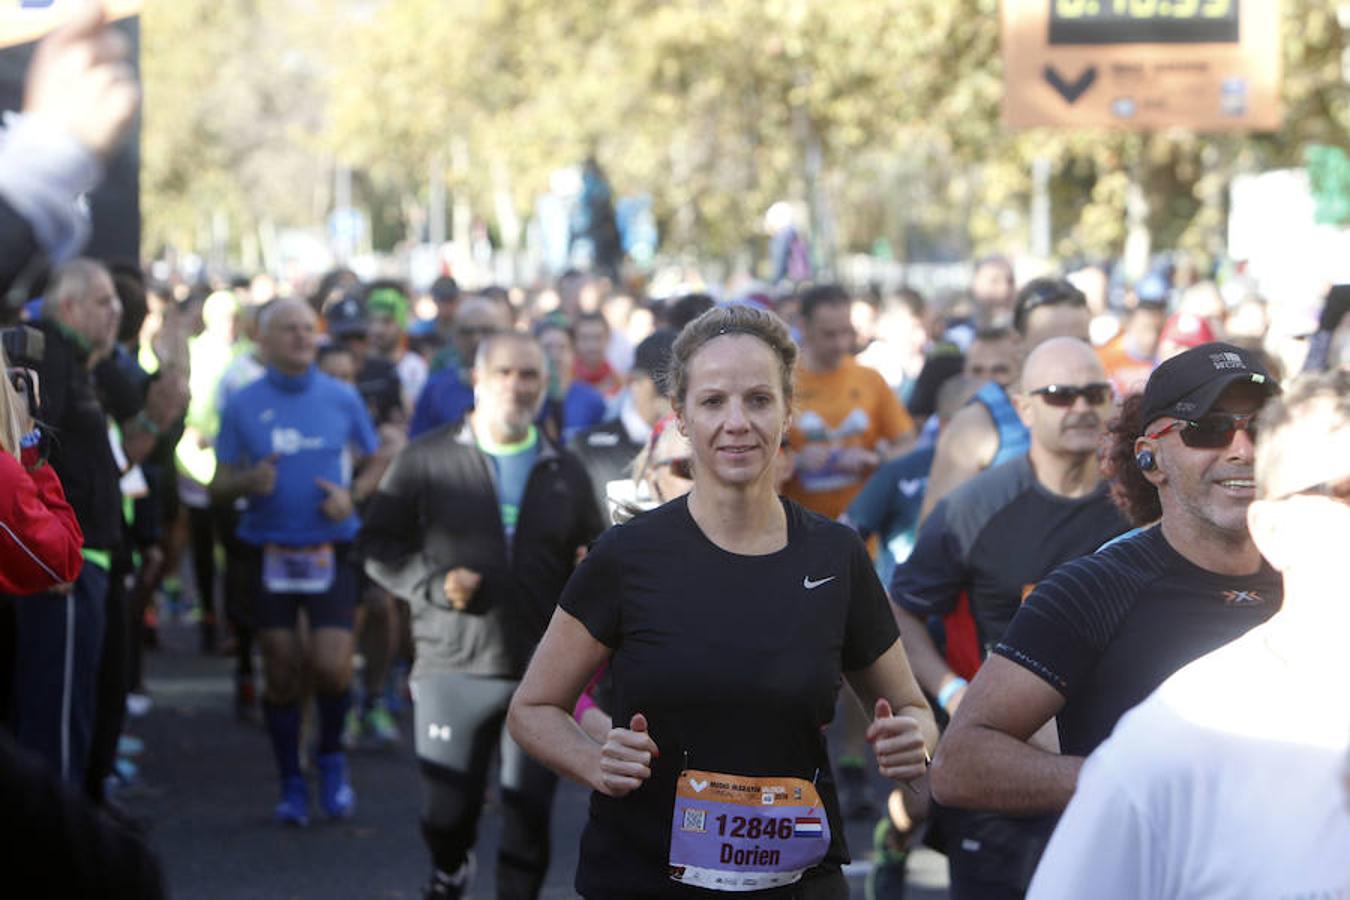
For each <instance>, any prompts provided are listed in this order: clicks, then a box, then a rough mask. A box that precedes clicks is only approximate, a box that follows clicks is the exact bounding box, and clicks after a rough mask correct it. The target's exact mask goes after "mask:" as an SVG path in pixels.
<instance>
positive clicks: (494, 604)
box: [358, 425, 601, 677]
mask: <svg viewBox="0 0 1350 900" xmlns="http://www.w3.org/2000/svg"><path fill="white" fill-rule="evenodd" d="M541 440H542V437H541ZM600 531H601V519H600V512H599V510H598V509H597V508H596V505H595V500H594V497H593V496H592V493H591V484H590V480H589V479H588V478H587V477H586V472H585V470H584V469H583V468H582V467H581V464H580V463H579V462H577V460H576V459H575V458H573V457H572V456H571V455H570V454H568V453H567V452H565V451H560V450H558V449H556V448H555V447H553V446H552V445H550V444H548V443H547V442H545V443H544V445H543V446H542V448H541V451H540V454H539V458H538V459H537V460H536V462H535V464H534V467H533V469H531V471H530V476H529V480H528V481H527V482H526V485H525V491H524V494H523V495H522V497H521V501H520V516H519V521H518V523H517V525H516V532H515V538H514V540H513V541H512V542H511V546H509V547H508V546H507V540H506V531H505V529H504V528H503V526H502V519H501V510H500V506H499V503H498V498H497V487H496V476H495V474H494V470H493V466H492V463H491V461H490V460H489V459H488V457H487V456H486V455H485V454H484V453H483V452H482V451H480V450H479V449H478V447H477V446H476V445H475V443H474V440H473V433H472V431H471V430H470V429H469V427H468V425H463V426H460V425H445V426H442V427H440V428H437V429H435V430H433V431H429V432H427V433H426V434H424V435H422V436H421V437H419V438H417V439H416V440H414V441H413V442H412V443H411V444H409V445H408V446H407V447H406V448H404V450H403V451H402V452H401V453H399V455H398V456H397V457H395V458H394V461H393V463H392V464H391V465H390V467H389V471H388V472H386V473H385V475H384V478H383V480H382V481H381V482H380V488H379V490H378V491H377V492H376V494H375V496H374V497H373V498H372V499H371V502H370V506H369V508H368V509H367V510H366V513H365V515H364V522H363V525H362V529H361V534H360V536H359V537H358V549H359V550H360V551H361V552H362V553H363V554H364V555H365V559H366V564H365V567H366V572H367V573H368V574H369V575H370V576H371V577H372V578H373V579H375V580H376V581H377V582H379V583H380V584H381V585H383V586H384V587H385V588H387V589H389V590H390V591H392V592H393V593H394V594H396V595H398V596H400V597H403V598H404V599H406V600H407V601H408V602H409V603H410V604H411V606H412V616H413V637H414V639H415V640H416V642H417V672H416V674H417V675H424V674H427V673H429V672H435V671H440V672H447V671H454V672H465V673H468V674H473V675H490V676H505V677H519V676H520V675H521V674H523V673H524V670H525V665H526V663H527V662H529V656H530V654H531V653H532V652H533V650H534V647H535V645H536V644H537V643H538V642H539V638H540V637H542V636H543V633H544V628H545V627H546V626H547V625H548V620H549V618H550V617H551V616H552V615H553V608H554V606H555V605H556V604H557V601H558V595H559V594H560V593H561V592H562V588H563V585H564V584H566V583H567V579H568V577H569V576H570V575H571V574H572V569H573V568H574V567H575V565H576V558H577V550H578V548H581V547H585V546H586V545H587V544H589V543H590V542H591V540H593V539H594V538H595V536H596V535H598V534H599V533H600ZM457 566H463V567H465V568H468V569H472V570H473V571H475V572H478V573H479V574H481V575H482V576H483V580H482V583H481V584H480V585H479V587H478V590H477V592H476V593H475V595H474V598H473V600H472V601H471V603H470V604H469V606H468V608H467V609H465V610H463V611H459V610H456V609H454V608H453V607H451V606H450V605H449V603H448V602H447V601H446V599H445V595H444V593H443V588H442V584H443V582H444V580H445V574H446V573H447V572H449V571H450V570H451V569H453V568H455V567H457Z"/></svg>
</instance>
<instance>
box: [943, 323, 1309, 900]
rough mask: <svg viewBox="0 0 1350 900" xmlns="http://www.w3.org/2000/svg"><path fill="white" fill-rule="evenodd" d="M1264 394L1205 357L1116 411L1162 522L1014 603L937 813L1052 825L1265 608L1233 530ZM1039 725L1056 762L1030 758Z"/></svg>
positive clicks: (1244, 539) (1248, 367)
mask: <svg viewBox="0 0 1350 900" xmlns="http://www.w3.org/2000/svg"><path fill="white" fill-rule="evenodd" d="M1278 390H1279V386H1278V385H1277V384H1276V383H1275V381H1274V380H1273V379H1272V378H1271V377H1270V375H1269V374H1268V373H1267V372H1266V370H1265V369H1264V368H1263V367H1262V366H1261V363H1260V362H1259V361H1258V360H1257V359H1256V358H1255V357H1254V356H1252V355H1251V354H1249V353H1247V352H1246V351H1244V350H1241V349H1239V348H1237V347H1234V346H1232V345H1230V344H1221V343H1211V344H1204V345H1201V346H1199V347H1196V348H1194V349H1192V350H1188V351H1186V352H1185V353H1182V354H1180V355H1179V356H1176V357H1173V358H1172V359H1170V360H1168V361H1167V362H1165V363H1163V364H1162V365H1161V366H1159V367H1158V368H1157V369H1156V370H1155V371H1154V373H1153V375H1152V376H1151V377H1150V378H1149V380H1148V385H1147V386H1146V388H1145V390H1144V394H1143V397H1142V399H1136V398H1131V399H1130V400H1128V401H1127V402H1126V406H1125V409H1124V414H1125V415H1130V414H1131V411H1132V410H1142V414H1140V415H1139V419H1138V425H1137V428H1136V429H1134V430H1132V432H1131V433H1132V434H1133V447H1132V450H1133V453H1134V463H1135V466H1136V467H1137V469H1138V471H1139V473H1140V474H1142V476H1143V478H1144V479H1145V480H1146V481H1147V483H1148V485H1149V486H1151V487H1152V489H1153V490H1154V492H1156V495H1157V511H1158V512H1159V513H1160V522H1159V523H1158V524H1157V525H1156V526H1154V527H1152V528H1149V529H1147V530H1145V531H1142V532H1140V533H1138V534H1136V535H1134V536H1132V537H1129V538H1126V539H1124V540H1121V541H1118V542H1116V543H1114V544H1111V545H1110V546H1108V547H1106V548H1104V549H1102V550H1100V551H1098V552H1097V553H1095V554H1093V555H1091V556H1086V557H1083V558H1081V559H1077V560H1074V561H1072V562H1069V563H1067V564H1065V565H1063V566H1061V567H1060V568H1059V569H1056V570H1055V571H1054V572H1053V573H1052V574H1051V575H1049V576H1048V577H1046V578H1045V579H1043V580H1042V581H1041V582H1040V583H1039V584H1038V585H1037V586H1036V589H1035V590H1034V591H1033V592H1032V593H1031V594H1030V596H1028V598H1027V600H1026V602H1025V603H1023V605H1022V607H1021V608H1020V609H1019V610H1018V612H1017V614H1016V615H1015V616H1014V617H1013V620H1012V624H1011V625H1010V626H1009V627H1008V630H1007V631H1006V632H1005V633H1004V635H1003V637H1002V639H1001V640H1000V641H999V642H998V643H996V644H995V645H994V648H993V651H992V653H991V654H990V656H989V658H988V660H987V661H986V662H985V664H984V666H983V667H982V668H981V669H980V672H979V674H978V675H977V676H976V677H975V679H974V680H973V681H972V682H971V684H970V687H969V688H968V690H967V693H966V696H965V699H964V700H963V702H962V703H961V706H960V708H959V709H958V710H957V712H956V714H955V715H954V717H953V719H952V723H951V725H950V726H949V728H948V729H947V733H946V735H945V737H944V739H943V742H942V744H941V745H940V746H939V748H938V753H937V757H936V758H935V760H934V764H933V796H934V797H935V798H936V799H937V800H938V801H939V802H941V803H943V804H946V805H948V806H956V807H961V808H967V809H981V810H991V811H997V812H1002V813H1006V814H1012V815H1027V816H1031V815H1037V814H1041V813H1055V812H1059V811H1060V810H1062V809H1063V808H1064V806H1065V805H1066V804H1067V803H1068V801H1069V798H1070V797H1071V796H1072V795H1073V791H1074V787H1075V785H1076V783H1077V780H1078V772H1079V769H1080V768H1081V767H1082V764H1083V758H1084V757H1086V756H1087V755H1088V754H1089V753H1091V752H1092V750H1093V749H1094V748H1095V747H1096V746H1097V745H1098V744H1100V743H1101V742H1102V741H1103V740H1105V739H1106V737H1107V735H1109V734H1110V733H1111V729H1112V728H1113V727H1114V726H1115V724H1116V721H1117V720H1118V719H1119V718H1120V717H1121V716H1122V715H1123V714H1124V713H1125V712H1126V711H1127V710H1129V709H1130V708H1131V707H1133V706H1134V705H1135V704H1137V703H1139V702H1140V701H1141V700H1143V699H1144V698H1145V697H1146V696H1148V694H1149V693H1150V692H1151V691H1152V690H1153V689H1154V688H1156V687H1157V686H1158V685H1159V684H1161V683H1162V682H1163V681H1164V680H1165V679H1166V678H1167V677H1168V676H1169V675H1171V674H1172V673H1173V672H1175V671H1176V670H1177V669H1179V668H1181V667H1182V666H1184V665H1186V664H1187V663H1188V662H1190V661H1191V660H1193V659H1196V658H1197V657H1199V656H1202V655H1203V654H1205V653H1208V652H1209V651H1211V650H1214V649H1216V648H1217V647H1220V646H1222V645H1224V644H1226V643H1228V642H1229V641H1231V640H1233V639H1235V638H1237V637H1239V636H1240V635H1242V634H1243V633H1245V632H1246V631H1247V630H1248V629H1250V628H1252V627H1254V626H1256V625H1259V624H1261V623H1263V622H1265V621H1266V620H1267V619H1268V618H1270V616H1271V615H1273V614H1274V613H1275V611H1276V610H1278V609H1279V606H1280V598H1281V596H1282V589H1281V585H1280V579H1279V575H1278V573H1276V572H1275V571H1274V570H1273V569H1272V568H1271V567H1270V565H1269V564H1268V563H1266V562H1265V560H1264V559H1262V557H1261V553H1260V551H1259V550H1258V549H1257V548H1256V545H1255V544H1254V543H1253V542H1252V539H1251V534H1250V533H1249V531H1248V530H1247V507H1248V506H1249V505H1250V504H1251V502H1252V500H1253V498H1254V497H1255V482H1254V480H1253V457H1254V454H1253V443H1252V441H1253V435H1254V434H1255V415H1256V413H1257V411H1258V410H1259V409H1260V408H1261V406H1262V404H1264V403H1265V401H1266V399H1267V398H1268V397H1270V396H1271V395H1272V394H1273V393H1275V392H1277V391H1278ZM1131 474H1133V473H1131ZM1116 477H1117V479H1121V478H1122V474H1121V473H1117V476H1116ZM1052 718H1054V719H1055V720H1056V722H1057V725H1058V730H1059V741H1060V750H1061V752H1060V754H1054V753H1048V752H1046V751H1044V750H1041V749H1038V748H1036V747H1034V746H1032V745H1031V744H1029V743H1028V738H1030V737H1031V735H1032V734H1034V733H1035V732H1036V731H1037V730H1038V729H1039V728H1040V727H1041V726H1043V725H1044V724H1045V723H1046V722H1048V721H1050V720H1051V719H1052ZM1027 874H1028V875H1030V872H1028V873H1027ZM1019 895H1020V892H1013V893H1007V894H1001V895H1000V896H1019Z"/></svg>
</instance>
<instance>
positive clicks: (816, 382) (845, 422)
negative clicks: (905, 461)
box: [783, 357, 914, 519]
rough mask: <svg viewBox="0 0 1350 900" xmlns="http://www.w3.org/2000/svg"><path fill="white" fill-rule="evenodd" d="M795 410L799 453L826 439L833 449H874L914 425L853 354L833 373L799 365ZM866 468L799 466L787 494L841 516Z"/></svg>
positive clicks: (792, 437) (793, 439) (793, 434)
mask: <svg viewBox="0 0 1350 900" xmlns="http://www.w3.org/2000/svg"><path fill="white" fill-rule="evenodd" d="M796 392H797V396H796V398H795V401H794V404H793V405H794V407H795V414H794V416H793V422H792V430H791V431H790V432H789V433H788V441H789V443H790V444H791V446H792V449H793V451H794V452H796V453H800V452H801V450H802V449H803V448H804V447H806V446H808V445H810V444H818V443H825V444H827V445H828V446H829V448H830V450H831V451H838V450H842V449H844V448H846V447H866V448H867V449H869V450H871V449H875V447H876V445H877V442H878V441H882V440H884V441H888V442H890V443H895V442H896V441H898V440H900V439H901V438H903V437H904V436H905V435H907V434H909V433H910V432H912V431H913V430H914V420H913V419H911V418H910V417H909V413H908V412H906V411H905V408H904V407H903V406H901V405H900V401H899V400H897V399H896V396H895V394H894V393H893V392H892V391H891V389H890V387H889V386H888V385H887V384H886V381H885V379H883V378H882V377H881V375H880V374H879V373H878V372H876V371H875V370H873V369H869V368H867V367H866V366H862V365H859V364H858V363H857V361H855V360H854V359H853V358H852V357H846V358H845V359H844V362H843V363H842V364H841V365H840V366H839V368H837V369H835V370H834V371H833V372H823V373H822V372H812V371H809V370H808V369H807V368H806V367H805V366H801V365H799V366H797V375H796ZM869 474H871V472H870V471H868V472H860V473H850V472H843V471H840V470H839V469H837V468H835V467H834V466H833V465H830V464H826V466H825V467H824V468H822V469H819V470H816V471H814V472H802V471H798V472H797V473H796V474H795V475H794V476H793V477H792V480H791V481H789V482H788V483H787V485H786V486H785V487H784V489H783V493H784V494H785V495H787V496H788V497H789V498H791V499H793V500H796V501H797V502H798V503H800V504H802V505H803V506H805V507H806V508H807V509H810V510H813V511H815V512H818V513H820V514H821V515H823V516H828V517H829V518H831V519H837V518H839V516H840V515H841V514H842V513H843V512H844V510H845V509H847V508H848V505H849V503H851V502H852V501H853V498H854V497H855V496H857V494H858V491H860V490H862V486H863V484H864V483H865V482H866V481H867V476H868V475H869Z"/></svg>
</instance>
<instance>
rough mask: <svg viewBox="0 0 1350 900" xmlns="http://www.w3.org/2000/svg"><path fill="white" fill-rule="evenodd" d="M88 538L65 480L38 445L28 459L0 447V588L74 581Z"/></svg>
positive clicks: (30, 590)
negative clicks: (41, 457)
mask: <svg viewBox="0 0 1350 900" xmlns="http://www.w3.org/2000/svg"><path fill="white" fill-rule="evenodd" d="M28 466H33V468H32V469H29V468H28ZM83 544H84V532H82V531H81V530H80V523H79V522H77V521H76V520H75V511H74V510H73V509H71V508H70V504H69V503H67V502H66V495H65V492H64V491H62V490H61V482H60V480H59V479H58V478H57V477H56V472H55V470H53V469H52V467H51V466H49V465H46V464H45V463H41V462H40V461H39V460H38V456H37V450H36V448H33V449H28V450H24V451H23V465H20V463H19V461H18V460H16V459H15V458H14V457H13V456H10V455H9V454H8V453H5V452H3V451H0V593H5V594H19V595H23V594H36V593H39V592H41V591H46V590H50V589H51V588H54V587H56V586H57V585H62V584H69V583H70V582H72V581H74V580H75V578H76V577H77V576H78V575H79V574H80V566H81V565H82V563H83V558H82V557H81V556H80V547H81V546H82V545H83Z"/></svg>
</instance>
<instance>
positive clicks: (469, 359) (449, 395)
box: [408, 296, 511, 438]
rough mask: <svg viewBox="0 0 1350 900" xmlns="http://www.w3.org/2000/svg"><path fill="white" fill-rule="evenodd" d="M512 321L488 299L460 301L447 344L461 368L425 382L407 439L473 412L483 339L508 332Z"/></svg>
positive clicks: (473, 297) (414, 410)
mask: <svg viewBox="0 0 1350 900" xmlns="http://www.w3.org/2000/svg"><path fill="white" fill-rule="evenodd" d="M510 328H511V322H510V319H509V316H508V314H507V311H506V309H505V308H504V307H503V306H502V304H500V303H496V302H494V301H493V300H491V299H489V298H487V297H480V296H472V297H468V298H466V299H464V300H462V301H460V304H459V309H458V310H457V311H456V313H455V326H454V330H453V331H452V332H451V335H450V341H451V344H452V345H453V347H454V349H455V356H456V358H457V359H459V360H460V361H461V365H451V366H448V367H446V368H444V369H441V370H440V371H439V372H436V373H435V374H433V375H432V376H431V378H429V379H428V380H427V383H426V386H425V387H423V388H422V394H421V396H419V397H418V398H417V406H416V407H414V409H413V416H412V422H411V423H410V424H409V425H408V437H410V438H415V437H417V436H419V435H421V434H423V433H425V432H428V431H430V430H431V429H433V428H436V427H437V426H439V425H447V424H453V423H456V422H459V421H461V420H462V419H463V418H464V416H465V415H467V414H468V412H469V410H471V409H473V379H472V377H471V369H472V367H473V364H474V360H475V359H476V358H477V355H478V345H479V343H480V342H482V340H483V339H484V338H487V337H491V336H492V335H494V334H497V333H499V332H503V331H508V330H510Z"/></svg>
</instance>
